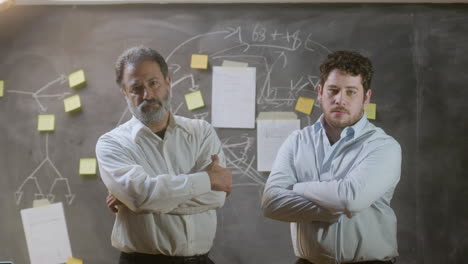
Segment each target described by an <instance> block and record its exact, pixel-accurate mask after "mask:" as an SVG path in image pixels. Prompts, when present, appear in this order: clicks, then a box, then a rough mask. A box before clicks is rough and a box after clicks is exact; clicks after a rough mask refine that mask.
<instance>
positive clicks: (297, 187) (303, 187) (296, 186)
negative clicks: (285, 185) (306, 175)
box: [293, 182, 307, 197]
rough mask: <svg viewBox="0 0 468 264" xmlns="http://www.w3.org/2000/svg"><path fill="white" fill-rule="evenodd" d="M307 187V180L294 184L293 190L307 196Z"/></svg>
mask: <svg viewBox="0 0 468 264" xmlns="http://www.w3.org/2000/svg"><path fill="white" fill-rule="evenodd" d="M306 188H307V183H306V182H298V183H296V184H294V186H293V191H294V192H295V193H297V194H299V195H300V196H302V197H305V195H304V193H305V191H306Z"/></svg>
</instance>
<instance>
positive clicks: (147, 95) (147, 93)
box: [143, 85, 154, 100]
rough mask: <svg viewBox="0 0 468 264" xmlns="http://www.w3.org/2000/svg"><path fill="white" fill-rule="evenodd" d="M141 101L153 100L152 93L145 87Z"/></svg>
mask: <svg viewBox="0 0 468 264" xmlns="http://www.w3.org/2000/svg"><path fill="white" fill-rule="evenodd" d="M143 99H144V100H148V99H154V91H153V90H152V89H151V88H150V87H148V86H146V85H145V88H144V91H143Z"/></svg>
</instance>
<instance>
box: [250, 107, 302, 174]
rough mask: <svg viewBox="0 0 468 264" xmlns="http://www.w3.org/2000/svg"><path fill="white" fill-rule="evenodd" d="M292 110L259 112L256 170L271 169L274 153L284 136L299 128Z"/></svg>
mask: <svg viewBox="0 0 468 264" xmlns="http://www.w3.org/2000/svg"><path fill="white" fill-rule="evenodd" d="M300 125H301V122H300V120H299V119H297V116H296V114H295V113H292V112H261V113H260V114H259V116H258V118H257V155H258V156H257V170H258V171H271V168H272V167H273V162H274V161H275V158H276V154H277V153H278V150H279V149H280V147H281V145H282V144H283V142H284V141H285V140H286V138H287V137H288V136H289V135H290V134H291V133H292V132H293V131H295V130H298V129H300Z"/></svg>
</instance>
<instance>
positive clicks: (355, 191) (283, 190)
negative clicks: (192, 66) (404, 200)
mask: <svg viewBox="0 0 468 264" xmlns="http://www.w3.org/2000/svg"><path fill="white" fill-rule="evenodd" d="M296 135H297V134H293V135H291V136H290V137H289V138H288V140H286V141H285V143H284V144H283V146H282V147H281V149H280V150H279V152H278V155H277V158H276V161H275V165H274V167H273V169H272V172H271V174H270V177H269V178H268V182H267V185H266V187H265V192H264V195H263V201H262V208H263V212H264V214H265V216H267V217H270V218H274V219H277V220H281V221H287V222H310V221H321V222H335V221H336V220H337V219H338V218H339V216H340V215H342V214H346V215H348V216H352V215H353V214H355V213H358V212H359V211H361V210H363V209H366V208H368V207H370V206H371V205H372V204H373V203H374V202H375V201H376V200H377V199H379V198H381V197H382V196H384V195H385V193H386V192H388V191H389V190H393V189H394V188H395V186H396V184H397V183H398V181H399V179H400V168H401V149H400V146H399V145H398V143H396V142H395V141H393V140H388V142H386V143H384V144H382V145H380V146H379V147H376V148H375V149H374V150H373V151H370V152H369V153H368V155H366V157H364V158H363V159H362V161H361V162H360V163H359V164H357V165H356V166H354V167H353V168H352V169H351V170H350V172H349V173H348V174H347V175H346V176H345V177H344V178H342V179H340V180H332V181H322V182H321V181H309V182H298V180H297V175H296V170H295V164H294V159H295V149H294V146H295V145H296V144H297V143H296V140H297V137H296ZM312 164H315V163H311V164H310V165H309V164H303V166H314V165H312Z"/></svg>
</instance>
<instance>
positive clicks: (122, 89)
mask: <svg viewBox="0 0 468 264" xmlns="http://www.w3.org/2000/svg"><path fill="white" fill-rule="evenodd" d="M119 90H120V93H121V94H122V95H123V96H124V97H126V96H127V94H126V93H125V90H124V88H123V87H120V89H119Z"/></svg>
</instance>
